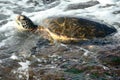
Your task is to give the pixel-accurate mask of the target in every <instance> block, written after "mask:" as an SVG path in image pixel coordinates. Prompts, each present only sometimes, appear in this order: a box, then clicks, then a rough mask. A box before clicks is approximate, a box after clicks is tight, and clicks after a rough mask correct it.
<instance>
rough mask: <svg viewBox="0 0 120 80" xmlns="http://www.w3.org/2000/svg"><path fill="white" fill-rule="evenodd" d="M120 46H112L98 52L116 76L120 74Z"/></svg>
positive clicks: (101, 59)
mask: <svg viewBox="0 0 120 80" xmlns="http://www.w3.org/2000/svg"><path fill="white" fill-rule="evenodd" d="M119 53H120V46H118V47H114V48H111V49H109V50H106V51H100V52H98V54H99V55H98V59H99V61H100V62H101V63H102V64H103V65H104V66H107V67H108V68H109V69H110V70H111V71H112V72H113V74H114V75H115V78H118V76H120V75H119V74H120V73H119V71H120V54H119Z"/></svg>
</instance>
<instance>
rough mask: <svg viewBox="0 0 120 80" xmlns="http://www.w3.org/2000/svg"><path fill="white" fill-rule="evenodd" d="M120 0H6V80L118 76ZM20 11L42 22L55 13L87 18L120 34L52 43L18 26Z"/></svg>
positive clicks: (0, 55) (2, 54)
mask: <svg viewBox="0 0 120 80" xmlns="http://www.w3.org/2000/svg"><path fill="white" fill-rule="evenodd" d="M119 4H120V1H119V0H115V1H114V0H109V2H107V0H106V1H102V0H83V1H82V0H19V1H18V0H11V1H10V0H0V79H1V80H50V79H51V80H55V79H58V80H89V79H90V80H101V79H105V80H118V79H119V74H118V73H117V70H120V69H119V64H118V63H119V61H120V55H119V54H118V53H119V52H120V51H119V50H120V46H119V45H120V37H119V36H120V14H119V13H120V10H119V9H120V5H119ZM19 14H23V15H26V16H28V17H30V19H31V20H32V21H33V22H34V23H35V24H38V25H39V24H42V23H41V20H43V19H44V18H47V17H50V16H75V17H84V18H87V19H91V20H96V21H98V22H103V23H105V24H107V25H111V26H113V27H115V28H116V29H117V33H115V34H113V35H110V36H107V37H105V38H103V39H96V40H93V41H90V42H87V43H82V42H81V43H82V44H81V43H80V44H77V45H76V44H62V43H61V44H57V45H50V44H49V41H47V40H45V39H42V38H41V36H40V35H38V34H34V33H30V32H22V31H19V30H17V29H16V23H15V18H16V16H17V15H19ZM103 53H104V54H103ZM103 59H104V60H103ZM107 59H108V61H107ZM112 61H113V62H112ZM114 61H116V62H115V63H114ZM8 72H10V73H9V74H8ZM5 74H6V75H5Z"/></svg>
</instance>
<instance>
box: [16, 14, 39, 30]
mask: <svg viewBox="0 0 120 80" xmlns="http://www.w3.org/2000/svg"><path fill="white" fill-rule="evenodd" d="M16 23H17V25H18V26H17V27H18V28H19V29H22V30H36V29H37V25H35V24H34V23H33V22H32V21H31V20H30V19H29V18H28V17H26V16H24V15H18V16H17V18H16Z"/></svg>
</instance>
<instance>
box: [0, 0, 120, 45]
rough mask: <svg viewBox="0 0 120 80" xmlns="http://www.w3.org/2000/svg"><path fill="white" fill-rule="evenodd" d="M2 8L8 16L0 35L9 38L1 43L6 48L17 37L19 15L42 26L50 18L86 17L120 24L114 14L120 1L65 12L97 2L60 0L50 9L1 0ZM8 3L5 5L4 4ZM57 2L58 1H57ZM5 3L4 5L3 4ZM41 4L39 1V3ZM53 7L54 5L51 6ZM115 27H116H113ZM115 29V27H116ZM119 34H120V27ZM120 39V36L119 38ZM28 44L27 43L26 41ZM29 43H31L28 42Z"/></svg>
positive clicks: (119, 17) (103, 0) (25, 0)
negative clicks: (75, 5) (84, 3)
mask: <svg viewBox="0 0 120 80" xmlns="http://www.w3.org/2000/svg"><path fill="white" fill-rule="evenodd" d="M0 1H1V3H0V6H4V7H1V9H0V12H1V14H5V15H6V16H8V17H7V18H6V19H5V20H6V21H7V23H6V24H2V25H0V33H1V34H4V35H5V36H6V37H7V38H5V39H4V40H2V41H1V42H0V46H4V45H6V44H12V43H7V42H8V41H9V42H11V41H12V40H13V38H15V37H17V36H15V35H14V34H15V32H16V29H15V26H16V24H15V21H14V20H15V17H16V16H17V15H18V14H23V15H26V16H28V17H30V18H31V19H32V20H33V22H34V23H35V24H42V23H41V20H42V19H44V18H47V17H50V16H62V15H64V16H65V15H66V16H77V17H85V18H88V19H89V18H90V19H93V20H98V21H101V22H105V23H107V24H109V25H113V24H114V23H115V22H117V23H119V24H120V14H113V12H115V11H118V12H119V8H120V5H119V4H120V1H119V0H97V1H99V2H100V4H97V5H95V6H91V7H88V8H85V9H74V10H65V8H66V7H67V6H68V5H70V4H71V3H72V4H78V3H81V2H82V3H83V2H88V1H96V0H60V3H59V4H58V5H56V6H54V7H51V8H50V7H49V6H47V4H46V5H45V6H44V5H42V4H43V3H42V1H41V3H39V5H37V6H34V4H32V2H31V3H28V0H20V1H18V0H4V1H3V0H0ZM5 1H6V2H8V3H6V4H5V3H4V2H5ZM56 1H57V0H56ZM2 2H3V3H2ZM37 2H39V1H37ZM102 4H114V5H112V6H109V7H101V5H102ZM49 5H52V4H49ZM28 8H30V9H31V8H33V10H32V11H27V9H28ZM113 26H114V25H113ZM114 27H115V26H114ZM117 28H118V33H120V30H119V27H117ZM118 37H119V36H118ZM26 42H27V41H26ZM28 42H29V41H28Z"/></svg>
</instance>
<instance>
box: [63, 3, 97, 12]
mask: <svg viewBox="0 0 120 80" xmlns="http://www.w3.org/2000/svg"><path fill="white" fill-rule="evenodd" d="M96 4H99V2H98V1H89V2H85V3H77V4H69V5H68V7H67V8H66V9H65V10H75V9H84V8H88V7H91V6H94V5H96Z"/></svg>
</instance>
